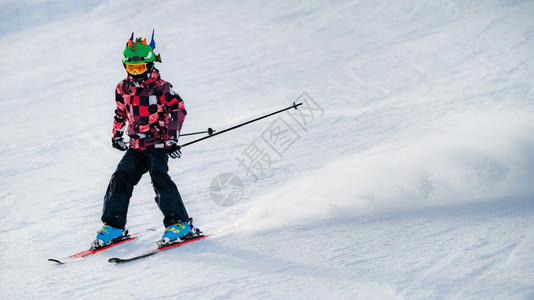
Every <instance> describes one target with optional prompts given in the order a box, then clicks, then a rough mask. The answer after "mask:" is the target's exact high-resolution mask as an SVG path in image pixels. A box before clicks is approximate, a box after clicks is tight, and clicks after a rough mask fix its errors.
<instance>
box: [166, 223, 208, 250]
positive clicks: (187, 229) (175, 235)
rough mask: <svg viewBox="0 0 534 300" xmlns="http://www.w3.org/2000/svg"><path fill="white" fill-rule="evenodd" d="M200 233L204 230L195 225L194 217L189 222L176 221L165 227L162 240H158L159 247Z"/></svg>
mask: <svg viewBox="0 0 534 300" xmlns="http://www.w3.org/2000/svg"><path fill="white" fill-rule="evenodd" d="M200 235H202V232H201V231H200V230H199V229H198V228H195V227H194V226H193V218H189V222H181V223H176V224H173V225H171V226H169V227H167V228H165V232H164V233H163V236H162V237H161V240H159V241H158V246H159V248H161V247H165V246H168V245H171V244H174V243H178V242H182V241H186V240H188V239H191V238H194V237H197V236H200Z"/></svg>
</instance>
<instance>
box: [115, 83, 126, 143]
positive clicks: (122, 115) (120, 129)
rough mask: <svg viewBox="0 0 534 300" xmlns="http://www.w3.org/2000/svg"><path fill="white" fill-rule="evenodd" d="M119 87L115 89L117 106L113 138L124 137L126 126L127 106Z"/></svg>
mask: <svg viewBox="0 0 534 300" xmlns="http://www.w3.org/2000/svg"><path fill="white" fill-rule="evenodd" d="M119 88H120V87H119V86H117V89H116V90H115V103H116V104H117V108H116V109H115V119H114V121H113V139H115V138H116V137H122V134H123V133H124V129H125V128H126V106H125V105H124V98H123V97H122V95H121V93H120V92H119Z"/></svg>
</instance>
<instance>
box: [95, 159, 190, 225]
mask: <svg viewBox="0 0 534 300" xmlns="http://www.w3.org/2000/svg"><path fill="white" fill-rule="evenodd" d="M168 162H169V156H168V155H167V153H166V152H165V151H164V150H163V149H155V150H143V151H141V150H136V149H128V150H127V151H126V153H125V154H124V157H123V158H122V160H121V161H120V162H119V165H118V167H117V170H116V171H115V173H113V176H112V177H111V180H110V182H109V185H108V189H107V191H106V195H105V197H104V208H103V212H102V222H104V224H106V225H109V226H111V227H115V228H121V229H123V228H124V227H125V226H126V216H127V214H128V206H129V204H130V197H131V196H132V192H133V189H134V186H135V185H137V183H138V182H139V180H141V177H142V176H143V174H145V173H146V172H149V173H150V177H151V178H152V185H153V187H154V190H155V191H156V203H157V204H158V207H159V209H160V210H161V212H162V213H163V216H164V219H163V225H165V227H168V226H170V225H172V224H175V223H178V222H187V221H188V220H189V216H188V214H187V211H186V209H185V207H184V203H183V202H182V197H181V196H180V193H179V192H178V188H177V187H176V184H174V182H173V181H172V179H171V177H170V176H169V174H168V171H169V166H168Z"/></svg>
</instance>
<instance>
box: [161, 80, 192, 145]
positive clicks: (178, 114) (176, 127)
mask: <svg viewBox="0 0 534 300" xmlns="http://www.w3.org/2000/svg"><path fill="white" fill-rule="evenodd" d="M165 90H166V92H165V109H166V110H167V112H168V113H169V123H168V128H167V130H168V131H167V137H166V140H169V139H173V140H178V137H179V136H180V131H181V130H182V124H183V123H184V120H185V116H186V115H187V111H186V110H185V106H184V101H183V100H182V98H181V97H180V95H178V93H176V92H175V91H174V90H173V89H172V86H169V88H168V89H165Z"/></svg>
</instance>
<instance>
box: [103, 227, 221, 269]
mask: <svg viewBox="0 0 534 300" xmlns="http://www.w3.org/2000/svg"><path fill="white" fill-rule="evenodd" d="M208 236H210V235H202V234H201V235H196V236H194V237H192V238H189V239H187V240H184V241H179V242H176V243H172V244H168V245H164V246H162V247H159V248H157V249H154V250H151V251H148V252H146V253H144V254H141V255H137V256H134V257H130V258H118V257H114V258H110V259H109V260H108V262H110V263H117V264H120V263H126V262H130V261H134V260H138V259H141V258H145V257H149V256H151V255H154V254H156V253H158V252H161V251H164V250H168V249H171V248H176V247H178V246H182V245H185V244H188V243H191V242H194V241H198V240H201V239H204V238H207V237H208Z"/></svg>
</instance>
